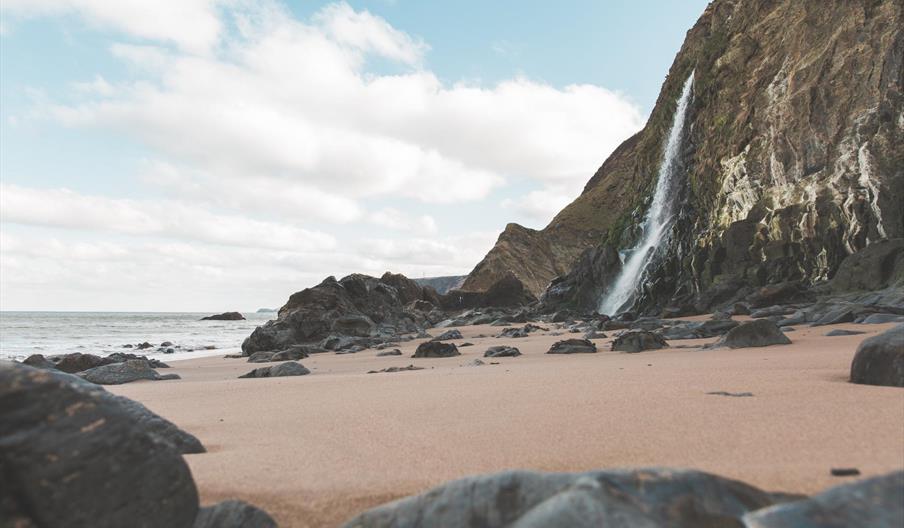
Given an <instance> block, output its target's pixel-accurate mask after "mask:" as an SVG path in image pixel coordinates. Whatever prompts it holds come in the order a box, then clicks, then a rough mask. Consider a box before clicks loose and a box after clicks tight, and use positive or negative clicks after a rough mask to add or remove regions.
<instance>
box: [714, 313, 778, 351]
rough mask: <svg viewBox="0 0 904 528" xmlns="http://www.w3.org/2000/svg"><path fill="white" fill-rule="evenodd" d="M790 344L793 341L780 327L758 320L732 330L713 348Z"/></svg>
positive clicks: (770, 322) (742, 324) (767, 321)
mask: <svg viewBox="0 0 904 528" xmlns="http://www.w3.org/2000/svg"><path fill="white" fill-rule="evenodd" d="M789 344H791V340H790V339H788V337H787V336H786V335H785V334H784V333H782V331H781V330H780V329H779V327H778V325H776V324H775V323H774V322H772V321H769V320H766V319H757V320H755V321H749V322H746V323H741V324H740V325H738V326H737V327H735V328H732V329H731V330H729V331H728V333H727V334H725V335H724V336H722V339H720V340H719V341H718V342H716V343H714V345H713V347H728V348H748V347H764V346H770V345H789Z"/></svg>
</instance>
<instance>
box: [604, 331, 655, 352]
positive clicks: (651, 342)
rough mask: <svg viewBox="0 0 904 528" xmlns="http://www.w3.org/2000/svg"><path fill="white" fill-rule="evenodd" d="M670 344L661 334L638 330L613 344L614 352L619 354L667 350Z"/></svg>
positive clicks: (624, 335) (616, 339)
mask: <svg viewBox="0 0 904 528" xmlns="http://www.w3.org/2000/svg"><path fill="white" fill-rule="evenodd" d="M668 346H669V344H668V343H667V342H666V340H665V339H663V338H662V336H660V335H659V334H654V333H653V332H647V331H645V330H638V331H632V332H625V333H624V334H622V335H620V336H618V337H617V338H615V341H613V342H612V350H613V351H618V352H631V353H633V352H642V351H644V350H657V349H660V348H666V347H668Z"/></svg>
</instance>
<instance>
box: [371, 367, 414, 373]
mask: <svg viewBox="0 0 904 528" xmlns="http://www.w3.org/2000/svg"><path fill="white" fill-rule="evenodd" d="M408 370H424V367H415V366H414V365H408V366H407V367H388V368H385V369H380V370H371V371H368V374H382V373H393V372H405V371H408Z"/></svg>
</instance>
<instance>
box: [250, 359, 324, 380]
mask: <svg viewBox="0 0 904 528" xmlns="http://www.w3.org/2000/svg"><path fill="white" fill-rule="evenodd" d="M310 373H311V371H310V370H308V369H307V368H305V366H304V365H302V364H301V363H297V362H295V361H288V362H285V363H280V364H279V365H273V366H272V367H261V368H256V369H254V370H252V371H251V372H249V373H247V374H242V375H241V376H239V378H279V377H284V376H304V375H306V374H310Z"/></svg>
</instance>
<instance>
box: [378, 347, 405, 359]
mask: <svg viewBox="0 0 904 528" xmlns="http://www.w3.org/2000/svg"><path fill="white" fill-rule="evenodd" d="M401 355H402V351H401V350H399V349H398V348H393V349H392V350H384V351H383V352H377V357H385V356H401Z"/></svg>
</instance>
